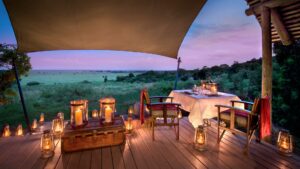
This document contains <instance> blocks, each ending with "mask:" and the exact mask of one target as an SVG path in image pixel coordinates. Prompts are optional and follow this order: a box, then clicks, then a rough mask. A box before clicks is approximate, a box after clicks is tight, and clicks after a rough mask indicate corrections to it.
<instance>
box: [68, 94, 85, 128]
mask: <svg viewBox="0 0 300 169" xmlns="http://www.w3.org/2000/svg"><path fill="white" fill-rule="evenodd" d="M70 105H71V126H72V128H73V129H76V128H82V127H84V126H86V125H87V123H88V121H87V118H86V117H87V116H86V107H85V103H84V102H83V101H81V100H74V101H71V102H70Z"/></svg>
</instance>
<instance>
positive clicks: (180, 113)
mask: <svg viewBox="0 0 300 169" xmlns="http://www.w3.org/2000/svg"><path fill="white" fill-rule="evenodd" d="M178 119H182V112H181V110H179V113H178Z"/></svg>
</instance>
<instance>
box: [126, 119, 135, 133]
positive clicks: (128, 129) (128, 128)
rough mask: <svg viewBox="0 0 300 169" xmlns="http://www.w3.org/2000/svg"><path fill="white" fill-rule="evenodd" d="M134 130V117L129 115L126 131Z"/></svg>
mask: <svg viewBox="0 0 300 169" xmlns="http://www.w3.org/2000/svg"><path fill="white" fill-rule="evenodd" d="M132 130H133V126H132V117H128V120H127V124H126V131H127V133H131V132H132Z"/></svg>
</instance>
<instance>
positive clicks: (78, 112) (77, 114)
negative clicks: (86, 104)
mask: <svg viewBox="0 0 300 169" xmlns="http://www.w3.org/2000/svg"><path fill="white" fill-rule="evenodd" d="M82 123H83V120H82V111H81V110H76V111H75V125H76V126H79V125H82Z"/></svg>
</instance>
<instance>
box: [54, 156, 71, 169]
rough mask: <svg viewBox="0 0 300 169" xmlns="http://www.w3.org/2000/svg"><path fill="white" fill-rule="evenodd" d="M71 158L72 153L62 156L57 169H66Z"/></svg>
mask: <svg viewBox="0 0 300 169" xmlns="http://www.w3.org/2000/svg"><path fill="white" fill-rule="evenodd" d="M70 158H71V153H65V154H61V156H60V158H59V160H58V162H57V165H56V167H55V169H66V168H67V167H68V164H69V161H70Z"/></svg>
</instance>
